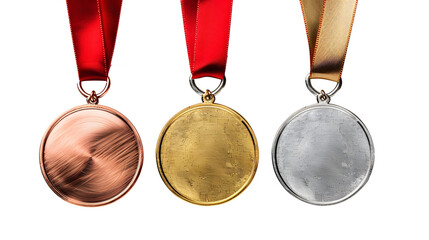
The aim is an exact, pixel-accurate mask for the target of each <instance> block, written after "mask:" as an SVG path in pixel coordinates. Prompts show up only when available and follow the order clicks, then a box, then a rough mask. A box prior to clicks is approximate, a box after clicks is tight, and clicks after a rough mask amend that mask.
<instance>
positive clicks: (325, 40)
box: [300, 0, 358, 82]
mask: <svg viewBox="0 0 429 240" xmlns="http://www.w3.org/2000/svg"><path fill="white" fill-rule="evenodd" d="M300 1H301V7H302V12H303V14H304V21H305V26H306V29H307V37H308V43H309V47H310V59H311V60H310V61H311V63H310V64H311V70H310V79H312V78H321V79H326V80H331V81H335V82H338V81H339V80H340V78H341V74H342V71H343V66H344V60H345V57H346V53H347V47H348V43H349V39H350V34H351V30H352V27H353V20H354V16H355V12H356V7H357V2H358V0H300Z"/></svg>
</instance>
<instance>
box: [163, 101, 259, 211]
mask: <svg viewBox="0 0 429 240" xmlns="http://www.w3.org/2000/svg"><path fill="white" fill-rule="evenodd" d="M156 152H157V162H158V170H159V173H160V175H161V177H162V179H163V181H164V183H165V184H166V185H167V187H168V188H169V189H170V190H171V191H172V192H173V193H174V194H175V195H176V196H178V197H180V198H182V199H183V200H185V201H188V202H191V203H194V204H199V205H214V204H220V203H224V202H226V201H229V200H231V199H232V198H234V197H236V196H237V195H238V194H240V193H241V192H242V191H244V189H245V188H246V187H247V186H248V185H249V184H250V183H251V181H252V179H253V177H254V175H255V172H256V169H257V165H258V145H257V141H256V137H255V135H254V133H253V131H252V129H251V128H250V125H249V124H248V123H247V121H246V120H245V119H244V118H243V117H242V116H240V115H239V114H238V113H237V112H235V111H234V110H232V109H230V108H228V107H226V106H223V105H220V104H214V103H211V102H204V103H201V104H196V105H193V106H190V107H188V108H185V109H184V110H182V111H181V112H179V113H177V114H176V115H175V116H174V117H173V118H172V119H171V120H170V121H169V122H168V123H167V124H166V125H165V127H164V129H163V130H162V132H161V134H160V136H159V139H158V145H157V150H156Z"/></svg>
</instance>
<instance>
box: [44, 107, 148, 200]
mask: <svg viewBox="0 0 429 240" xmlns="http://www.w3.org/2000/svg"><path fill="white" fill-rule="evenodd" d="M142 164H143V147H142V144H141V140H140V137H139V135H138V133H137V131H136V129H135V128H134V126H133V125H132V124H131V123H130V122H129V120H128V119H127V118H125V117H124V116H123V115H122V114H121V113H119V112H118V111H116V110H114V109H111V108H108V107H105V106H99V105H91V104H89V105H83V106H79V107H76V108H73V109H71V110H70V111H68V112H66V113H65V114H63V115H62V116H61V117H60V118H58V120H56V121H55V122H54V123H53V124H52V125H51V127H50V128H49V129H48V131H47V132H46V134H45V136H44V138H43V140H42V144H41V147H40V165H41V169H42V173H43V176H44V178H45V180H46V182H47V183H48V185H49V186H50V187H51V189H52V190H53V191H54V192H55V193H56V194H57V195H58V196H60V197H61V198H62V199H64V200H65V201H68V202H70V203H73V204H77V205H81V206H100V205H104V204H108V203H111V202H113V201H115V200H117V199H119V198H120V197H122V196H123V195H124V194H125V193H127V192H128V191H129V190H130V189H131V187H132V186H133V185H134V183H135V181H136V180H137V178H138V175H139V173H140V170H141V167H142Z"/></svg>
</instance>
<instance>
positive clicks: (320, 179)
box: [272, 78, 374, 205]
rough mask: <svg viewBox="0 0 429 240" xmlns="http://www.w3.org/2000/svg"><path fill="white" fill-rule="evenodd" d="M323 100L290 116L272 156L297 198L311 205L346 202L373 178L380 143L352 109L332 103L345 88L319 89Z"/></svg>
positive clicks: (319, 96) (283, 183) (276, 169)
mask: <svg viewBox="0 0 429 240" xmlns="http://www.w3.org/2000/svg"><path fill="white" fill-rule="evenodd" d="M306 83H307V87H308V88H309V90H310V91H311V92H312V93H314V94H317V98H318V102H319V103H317V104H314V105H311V106H307V107H305V108H303V109H301V110H299V111H297V112H296V113H294V114H293V115H292V116H290V117H289V118H288V119H287V120H286V121H285V122H284V123H283V125H282V126H281V127H280V129H279V131H278V133H277V136H276V138H275V140H274V144H273V149H272V157H273V165H274V170H275V172H276V175H277V177H278V179H279V181H280V182H281V184H282V185H283V186H284V188H285V189H286V190H287V191H288V192H290V193H291V194H292V195H293V196H295V197H297V198H298V199H300V200H302V201H305V202H307V203H311V204H316V205H329V204H335V203H339V202H342V201H344V200H346V199H348V198H350V197H351V196H353V195H354V194H355V193H356V192H358V191H359V190H360V189H361V188H362V187H363V186H364V185H365V183H366V182H367V181H368V179H369V176H370V175H371V171H372V168H373V165H374V145H373V142H372V139H371V136H370V134H369V131H368V129H367V128H366V127H365V125H364V124H363V122H362V121H361V120H360V119H359V118H358V117H357V116H356V115H355V114H353V113H352V112H350V111H349V110H347V109H345V108H343V107H340V106H338V105H334V104H329V101H330V97H331V96H332V95H333V94H335V92H336V91H338V90H339V88H340V87H341V81H340V82H339V84H337V87H336V88H335V89H334V90H333V91H332V92H330V93H328V94H326V93H324V92H323V91H322V93H319V92H317V91H316V90H315V89H314V88H313V87H312V86H311V82H310V80H309V79H308V78H307V81H306Z"/></svg>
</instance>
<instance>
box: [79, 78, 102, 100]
mask: <svg viewBox="0 0 429 240" xmlns="http://www.w3.org/2000/svg"><path fill="white" fill-rule="evenodd" d="M82 82H83V81H79V82H78V83H77V89H78V90H79V92H80V94H82V95H83V96H84V97H86V98H88V97H89V96H91V94H90V93H87V92H86V91H85V90H83V87H82ZM109 88H110V78H109V77H107V80H106V85H105V86H104V88H103V90H101V92H99V93H97V98H101V97H103V96H104V95H106V93H107V91H109Z"/></svg>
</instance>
